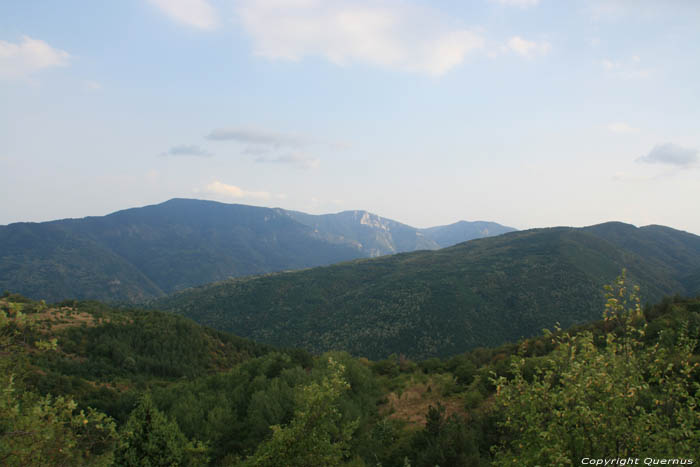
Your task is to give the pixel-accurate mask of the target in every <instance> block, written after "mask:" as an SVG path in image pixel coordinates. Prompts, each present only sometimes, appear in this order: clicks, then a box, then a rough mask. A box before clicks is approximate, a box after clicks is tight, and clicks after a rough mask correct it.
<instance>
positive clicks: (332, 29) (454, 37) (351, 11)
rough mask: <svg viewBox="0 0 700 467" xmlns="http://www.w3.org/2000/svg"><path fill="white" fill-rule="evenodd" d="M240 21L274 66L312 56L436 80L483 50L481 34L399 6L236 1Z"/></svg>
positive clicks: (363, 0)
mask: <svg viewBox="0 0 700 467" xmlns="http://www.w3.org/2000/svg"><path fill="white" fill-rule="evenodd" d="M426 5H427V4H426ZM238 17H239V20H240V23H241V25H242V26H243V28H244V30H245V31H246V32H247V33H248V35H249V36H250V37H251V38H252V40H253V44H254V50H255V54H257V55H259V56H261V57H265V58H268V59H271V60H290V61H298V60H301V59H302V58H304V57H307V56H316V57H322V58H325V59H326V60H328V61H330V62H332V63H335V64H338V65H348V64H352V63H367V64H370V65H375V66H380V67H384V68H390V69H398V70H402V71H409V72H417V73H425V74H428V75H433V76H440V75H443V74H445V73H447V72H448V71H450V70H451V69H453V68H454V67H456V66H458V65H459V64H461V63H462V62H463V61H464V60H465V59H466V58H467V56H468V55H470V54H471V53H473V52H475V51H477V50H479V49H481V48H483V47H484V42H485V41H484V38H483V37H482V36H481V34H480V33H479V31H477V30H474V29H467V28H464V27H461V26H457V25H454V24H452V21H450V20H449V18H447V17H445V16H444V15H442V14H440V13H439V12H437V11H436V10H434V9H432V8H430V7H427V6H418V5H415V4H411V3H408V2H405V1H403V0H383V1H369V0H352V1H351V0H265V1H262V0H241V1H240V2H239V7H238Z"/></svg>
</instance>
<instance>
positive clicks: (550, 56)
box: [0, 0, 700, 234]
mask: <svg viewBox="0 0 700 467" xmlns="http://www.w3.org/2000/svg"><path fill="white" fill-rule="evenodd" d="M697 44H700V2H696V1H693V0H667V1H663V2H661V1H646V0H635V1H633V0H607V1H602V0H601V1H597V0H591V1H559V0H557V1H554V0H475V1H471V2H457V1H450V0H444V1H437V0H434V1H426V0H413V1H409V0H386V1H384V0H376V1H367V0H354V1H349V0H257V1H256V0H122V1H119V2H89V1H71V0H64V1H62V2H55V1H50V0H45V1H35V0H22V1H19V0H18V1H12V0H10V1H6V2H2V3H0V102H2V105H1V106H0V200H2V202H1V203H0V224H7V223H11V222H17V221H42V220H49V219H55V218H63V217H82V216H87V215H103V214H106V213H109V212H112V211H115V210H118V209H123V208H127V207H132V206H142V205H147V204H154V203H159V202H162V201H165V200H167V199H169V198H172V197H196V198H202V199H214V200H219V201H224V202H231V203H242V204H254V205H260V206H279V207H283V208H287V209H296V210H301V211H306V212H311V213H325V212H337V211H342V210H346V209H365V210H369V211H372V212H375V213H377V214H379V215H382V216H385V217H389V218H392V219H395V220H398V221H401V222H404V223H407V224H410V225H414V226H416V227H427V226H431V225H439V224H447V223H451V222H455V221H457V220H460V219H466V220H492V221H496V222H500V223H503V224H506V225H511V226H514V227H517V228H530V227H542V226H553V225H573V226H582V225H590V224H594V223H598V222H603V221H607V220H620V221H625V222H630V223H633V224H636V225H647V224H652V223H655V224H664V225H669V226H671V227H675V228H679V229H683V230H688V231H691V232H693V233H696V234H700V215H698V208H697V205H698V200H700V183H699V182H700V152H699V150H700V52H698V46H697Z"/></svg>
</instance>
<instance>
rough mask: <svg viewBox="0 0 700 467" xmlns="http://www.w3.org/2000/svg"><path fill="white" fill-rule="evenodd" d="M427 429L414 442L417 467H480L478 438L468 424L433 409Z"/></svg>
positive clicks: (439, 408)
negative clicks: (436, 466)
mask: <svg viewBox="0 0 700 467" xmlns="http://www.w3.org/2000/svg"><path fill="white" fill-rule="evenodd" d="M425 421H426V424H425V428H424V429H423V430H421V431H419V432H417V433H416V435H415V436H414V438H413V445H412V450H413V452H414V453H415V456H416V457H415V460H414V462H413V463H412V464H411V465H413V466H415V467H432V466H435V465H450V466H454V467H460V466H472V465H479V457H480V456H479V450H478V447H477V441H476V437H475V435H474V433H473V431H472V430H471V429H470V427H469V425H468V424H467V422H466V420H464V419H462V418H461V417H459V416H458V415H452V416H450V417H447V416H446V415H445V407H443V406H442V404H440V403H438V404H437V406H432V405H431V406H430V408H429V409H428V413H427V415H426V417H425Z"/></svg>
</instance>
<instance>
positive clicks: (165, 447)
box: [115, 393, 207, 467]
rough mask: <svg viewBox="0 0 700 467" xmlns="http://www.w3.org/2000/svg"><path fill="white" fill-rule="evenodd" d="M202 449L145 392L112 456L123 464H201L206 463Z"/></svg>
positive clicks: (152, 466) (141, 466) (201, 446)
mask: <svg viewBox="0 0 700 467" xmlns="http://www.w3.org/2000/svg"><path fill="white" fill-rule="evenodd" d="M205 452H206V450H205V448H204V446H203V445H201V444H200V443H197V444H193V443H191V442H189V441H188V440H187V438H185V435H183V434H182V431H180V428H179V427H178V426H177V423H176V422H174V421H172V420H169V419H168V418H167V417H166V416H165V415H164V414H163V413H162V412H160V411H159V410H158V409H157V408H156V407H155V406H154V405H153V401H152V400H151V396H150V395H149V394H148V393H145V394H144V395H143V396H141V399H140V400H139V403H138V405H137V406H136V408H135V409H134V410H133V411H132V412H131V415H129V420H127V422H126V424H125V425H124V427H123V429H122V440H121V445H120V446H119V448H118V449H117V451H116V453H115V458H116V463H117V464H118V465H122V466H139V467H156V466H163V467H165V466H183V465H191V464H194V465H201V464H203V463H206V462H207V458H206V455H205Z"/></svg>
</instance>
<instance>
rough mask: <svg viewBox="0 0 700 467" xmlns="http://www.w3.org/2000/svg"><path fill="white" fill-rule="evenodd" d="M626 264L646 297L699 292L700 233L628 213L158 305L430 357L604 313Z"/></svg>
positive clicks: (287, 342)
mask: <svg viewBox="0 0 700 467" xmlns="http://www.w3.org/2000/svg"><path fill="white" fill-rule="evenodd" d="M623 268H626V269H627V271H628V276H629V278H630V279H631V280H632V281H633V282H635V283H636V284H638V285H639V286H640V287H641V294H642V297H643V299H644V300H649V301H654V300H658V299H660V298H661V297H662V296H664V295H667V294H674V293H680V294H691V295H692V294H697V293H700V287H698V281H697V278H698V276H699V275H700V237H698V236H695V235H692V234H688V233H685V232H680V231H677V230H673V229H670V228H667V227H658V226H648V227H643V228H636V227H634V226H631V225H628V224H622V223H608V224H602V225H598V226H592V227H588V228H568V227H560V228H549V229H535V230H529V231H522V232H512V233H507V234H504V235H500V236H497V237H491V238H485V239H477V240H472V241H469V242H465V243H461V244H459V245H456V246H453V247H450V248H444V249H441V250H437V251H419V252H413V253H403V254H397V255H393V256H385V257H381V258H375V259H362V260H355V261H352V262H347V263H343V264H337V265H333V266H329V267H321V268H314V269H310V270H305V271H298V272H289V273H281V274H272V275H268V276H264V277H256V278H244V279H236V280H229V281H224V282H221V283H217V284H211V285H207V286H203V287H199V288H195V289H192V290H187V291H183V292H181V293H178V294H175V295H173V296H170V297H166V298H164V299H162V300H158V301H157V302H156V303H155V306H157V307H158V308H161V309H166V310H169V311H173V312H176V313H180V314H183V315H185V316H187V317H189V318H192V319H194V320H195V321H197V322H200V323H202V324H205V325H208V326H211V327H214V328H218V329H221V330H225V331H231V332H234V333H236V334H238V335H241V336H244V337H251V338H253V339H256V340H259V341H261V342H265V343H269V344H275V345H284V346H301V347H304V348H306V349H308V350H312V351H317V352H318V351H324V350H328V349H342V350H347V351H349V352H352V353H354V354H356V355H365V356H367V357H370V358H382V357H386V356H387V355H389V354H391V353H403V354H405V355H407V356H409V357H412V358H426V357H432V356H446V355H454V354H456V353H459V352H463V351H465V350H468V349H472V348H475V347H479V346H493V345H499V344H502V343H504V342H507V341H515V340H518V339H520V338H522V337H528V336H532V335H535V334H537V333H538V332H539V331H540V330H541V329H542V328H546V327H548V328H551V327H552V326H554V325H555V324H556V323H560V324H561V325H562V326H570V325H573V324H576V323H581V322H584V321H588V320H592V319H596V318H599V317H600V310H601V309H602V302H603V294H602V286H603V285H604V284H607V283H610V282H612V281H613V280H614V278H615V277H616V276H618V275H619V274H620V272H621V271H622V269H623Z"/></svg>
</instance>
